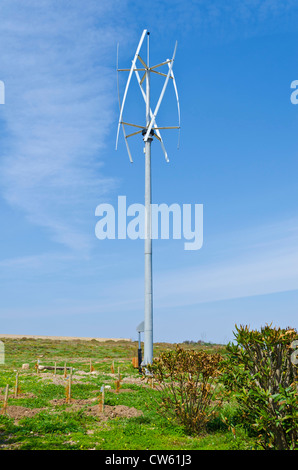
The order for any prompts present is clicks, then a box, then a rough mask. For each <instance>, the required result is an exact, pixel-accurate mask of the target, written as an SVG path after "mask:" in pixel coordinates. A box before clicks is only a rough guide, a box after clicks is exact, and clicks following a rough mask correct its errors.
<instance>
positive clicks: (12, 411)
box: [1, 405, 45, 422]
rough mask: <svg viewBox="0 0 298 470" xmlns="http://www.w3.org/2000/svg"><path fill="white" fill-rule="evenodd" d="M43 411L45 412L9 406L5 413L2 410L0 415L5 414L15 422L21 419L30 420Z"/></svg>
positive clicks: (40, 409) (39, 409) (38, 409)
mask: <svg viewBox="0 0 298 470" xmlns="http://www.w3.org/2000/svg"><path fill="white" fill-rule="evenodd" d="M43 410H45V408H25V407H24V406H17V405H10V406H8V407H7V408H6V413H3V410H1V414H6V416H9V417H10V418H14V420H15V422H16V421H18V420H20V419H21V418H25V417H28V418H32V416H34V415H36V414H37V413H40V412H41V411H43Z"/></svg>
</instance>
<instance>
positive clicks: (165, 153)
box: [135, 70, 169, 162]
mask: <svg viewBox="0 0 298 470" xmlns="http://www.w3.org/2000/svg"><path fill="white" fill-rule="evenodd" d="M135 74H136V77H137V80H138V84H139V86H140V90H141V92H142V95H143V98H144V101H145V103H146V93H145V92H144V90H143V87H142V84H141V81H142V80H141V79H140V75H139V73H138V72H137V71H136V70H135ZM152 116H153V113H152V111H151V109H150V118H152ZM153 126H154V129H155V130H156V134H157V135H156V137H157V139H158V140H159V141H160V145H161V148H162V150H163V153H164V155H165V159H166V161H167V162H169V158H168V154H167V151H166V149H165V146H164V143H163V140H162V137H161V134H160V132H159V130H158V127H157V124H156V122H155V120H154V124H153Z"/></svg>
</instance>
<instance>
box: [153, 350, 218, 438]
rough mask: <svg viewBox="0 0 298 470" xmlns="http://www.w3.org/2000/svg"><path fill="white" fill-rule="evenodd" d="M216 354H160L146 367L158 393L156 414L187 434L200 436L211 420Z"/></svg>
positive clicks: (176, 352) (178, 351) (215, 405)
mask: <svg viewBox="0 0 298 470" xmlns="http://www.w3.org/2000/svg"><path fill="white" fill-rule="evenodd" d="M220 361H221V356H220V355H219V354H208V353H206V352H203V351H200V352H195V351H189V350H184V349H182V348H181V347H179V346H177V347H176V350H174V351H168V352H164V353H162V354H161V355H160V357H159V358H157V359H154V360H153V363H152V364H151V365H149V366H148V370H149V372H150V373H151V374H152V377H153V380H154V385H155V388H157V389H158V390H159V391H160V392H161V407H160V408H159V411H160V412H161V413H163V414H166V415H167V416H168V417H170V418H172V419H175V420H177V421H178V422H179V423H180V424H182V425H183V426H184V427H185V428H186V429H187V430H188V431H189V432H194V433H199V432H201V431H202V430H203V429H204V428H205V426H206V424H207V422H208V421H209V420H210V419H211V417H213V416H214V413H215V412H216V409H217V407H218V406H219V404H220V401H219V400H215V389H216V378H217V376H218V374H219V364H220Z"/></svg>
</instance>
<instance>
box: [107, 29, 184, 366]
mask: <svg viewBox="0 0 298 470" xmlns="http://www.w3.org/2000/svg"><path fill="white" fill-rule="evenodd" d="M149 34H150V33H149V32H148V31H147V30H146V29H144V31H143V33H142V36H141V39H140V41H139V44H138V47H137V49H136V53H135V55H134V58H133V60H132V65H131V68H130V69H119V68H118V55H119V45H118V47H117V85H118V97H119V109H120V115H119V122H118V129H117V137H116V150H117V146H118V140H119V131H120V127H121V126H122V130H123V135H124V139H125V144H126V149H127V152H128V156H129V159H130V161H131V163H132V162H133V160H132V156H131V152H130V148H129V145H128V141H127V139H128V138H129V137H132V136H134V135H137V134H142V136H143V141H144V143H145V148H144V153H145V311H144V359H143V365H146V364H151V363H152V360H153V295H152V294H153V292H152V236H151V142H152V141H153V138H156V139H157V140H158V141H159V142H160V144H161V148H162V151H163V153H164V156H165V159H166V161H167V162H168V161H169V158H168V154H167V151H166V149H165V146H164V143H163V140H162V137H161V134H160V129H179V137H178V147H179V140H180V106H179V98H178V92H177V86H176V81H175V77H174V73H173V65H174V60H175V55H176V49H177V42H176V44H175V48H174V53H173V56H172V59H167V60H165V61H164V62H161V63H160V64H157V65H154V66H152V67H150V66H149ZM146 35H147V63H146V62H145V61H144V60H143V59H142V58H141V56H140V50H141V48H142V45H143V43H144V39H145V37H146ZM137 61H139V62H140V64H141V66H140V67H138V66H137ZM166 65H167V66H168V67H167V70H166V71H167V73H162V72H160V71H158V70H156V69H157V68H159V67H162V66H166ZM118 72H129V75H128V79H127V82H126V87H125V90H124V95H123V99H122V103H121V101H120V93H119V74H118ZM139 72H144V73H143V76H142V78H141V77H140V75H139ZM151 73H154V74H157V75H159V76H162V77H165V81H164V84H163V88H162V90H161V93H160V96H159V99H158V101H157V104H156V107H155V109H154V112H152V110H151V107H150V75H151ZM133 74H135V76H136V79H137V81H138V84H139V87H140V90H141V93H142V96H143V98H144V101H145V108H146V114H145V117H146V124H145V125H138V124H132V123H128V122H125V121H124V120H123V111H124V105H125V101H126V97H127V92H128V88H129V85H130V82H131V78H132V75H133ZM145 80H146V91H144V89H143V82H144V81H145ZM169 80H172V82H173V86H174V90H175V94H176V100H177V107H178V121H179V122H178V126H171V127H158V126H157V124H156V116H157V113H158V111H159V108H160V105H161V102H162V100H163V97H164V94H165V91H166V88H167V85H168V82H169ZM126 126H131V127H134V128H137V129H139V130H137V131H135V132H133V133H131V134H126Z"/></svg>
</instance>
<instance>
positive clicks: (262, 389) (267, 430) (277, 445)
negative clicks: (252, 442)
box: [222, 326, 298, 450]
mask: <svg viewBox="0 0 298 470" xmlns="http://www.w3.org/2000/svg"><path fill="white" fill-rule="evenodd" d="M234 335H235V338H236V340H237V344H231V343H230V344H229V345H228V346H227V353H228V355H227V358H226V360H225V366H224V367H225V373H224V374H223V377H222V379H223V382H224V384H225V387H226V390H227V392H228V393H229V394H232V396H233V397H234V398H236V400H237V402H238V404H239V405H240V409H241V411H242V414H243V418H244V420H245V424H246V425H248V426H250V428H251V430H253V431H254V432H256V433H257V435H258V439H259V444H260V445H261V446H262V447H263V448H264V449H272V448H274V449H277V450H290V449H295V448H297V446H298V393H297V366H295V364H294V363H293V361H292V360H291V355H292V350H291V343H292V342H293V340H296V339H297V338H298V335H297V332H296V331H295V330H294V329H291V328H287V329H281V328H271V326H265V327H264V328H261V330H260V331H254V330H252V331H250V330H249V328H248V327H247V326H240V327H239V328H238V327H237V326H236V333H234Z"/></svg>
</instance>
